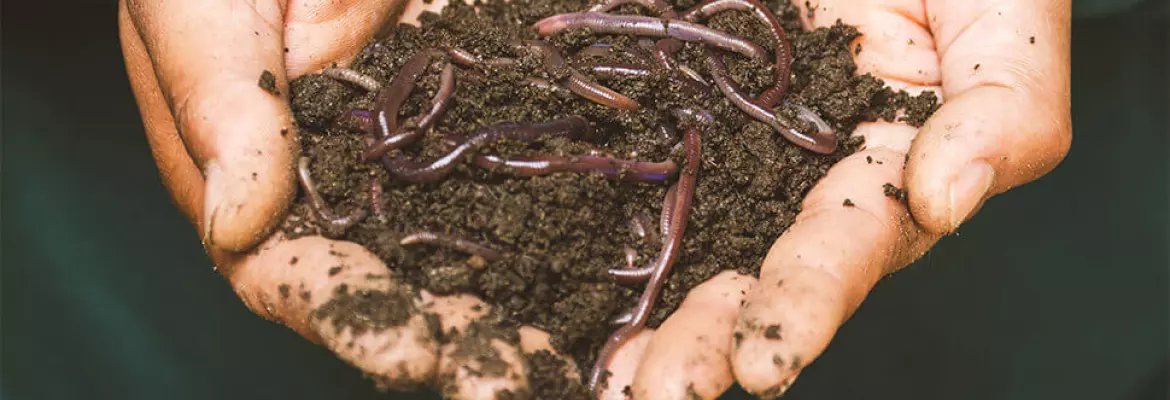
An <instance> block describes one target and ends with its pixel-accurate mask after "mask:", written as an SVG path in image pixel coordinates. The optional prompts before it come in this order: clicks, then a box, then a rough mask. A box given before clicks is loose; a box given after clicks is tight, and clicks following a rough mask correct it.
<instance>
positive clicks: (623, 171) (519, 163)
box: [475, 155, 678, 182]
mask: <svg viewBox="0 0 1170 400" xmlns="http://www.w3.org/2000/svg"><path fill="white" fill-rule="evenodd" d="M475 164H476V165H477V166H479V167H480V168H484V169H492V170H495V169H500V170H502V171H503V172H507V173H510V174H512V175H516V176H524V177H528V176H538V175H548V174H551V173H556V172H577V173H590V172H592V173H600V174H602V175H605V176H606V177H609V178H612V179H617V180H620V181H625V182H662V181H665V180H667V179H669V178H671V177H672V176H674V174H676V173H677V172H678V165H676V164H675V163H674V161H670V160H667V161H663V162H640V161H630V160H621V159H616V158H612V157H602V156H590V155H586V156H571V157H562V156H540V157H530V158H519V159H503V158H500V157H498V156H493V155H488V156H480V157H476V159H475Z"/></svg>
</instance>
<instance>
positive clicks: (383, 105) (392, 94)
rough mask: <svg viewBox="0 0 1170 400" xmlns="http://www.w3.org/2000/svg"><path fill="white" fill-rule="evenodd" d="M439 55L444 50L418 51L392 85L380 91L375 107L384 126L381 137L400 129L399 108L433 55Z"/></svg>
mask: <svg viewBox="0 0 1170 400" xmlns="http://www.w3.org/2000/svg"><path fill="white" fill-rule="evenodd" d="M437 56H442V52H439V51H438V50H435V49H427V50H423V51H420V52H418V54H415V55H414V56H413V57H411V58H410V59H409V60H407V61H406V64H404V65H403V66H402V69H400V70H398V74H397V75H395V76H394V79H392V80H391V81H390V85H389V86H387V87H385V88H383V89H382V90H381V91H379V92H378V97H377V98H376V99H375V100H374V107H375V109H376V110H377V115H376V118H377V120H378V121H377V122H378V125H379V127H380V128H382V132H381V137H388V136H390V135H392V134H394V133H396V132H397V131H398V108H399V107H402V102H403V101H406V98H407V97H408V96H410V91H411V90H413V89H414V83H415V81H417V80H418V77H419V76H420V75H422V73H423V71H425V70H426V69H427V63H429V62H430V60H431V58H432V57H437Z"/></svg>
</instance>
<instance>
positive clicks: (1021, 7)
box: [906, 0, 1072, 233]
mask: <svg viewBox="0 0 1170 400" xmlns="http://www.w3.org/2000/svg"><path fill="white" fill-rule="evenodd" d="M928 3H929V2H928ZM927 10H931V12H932V13H933V14H935V15H931V16H930V18H929V19H928V20H929V21H931V22H930V24H931V30H932V31H933V32H935V39H936V43H937V44H938V46H939V47H938V53H939V54H940V55H941V59H940V62H941V68H942V75H943V76H944V80H943V93H944V96H943V97H944V98H946V99H947V102H946V103H945V104H944V105H943V106H942V107H941V108H940V109H939V110H938V111H937V112H936V113H935V114H934V116H933V117H932V118H931V119H930V120H929V121H927V123H926V125H924V126H923V128H922V129H921V130H920V132H919V134H918V136H917V138H916V139H915V140H914V144H913V146H912V147H911V149H910V155H909V158H908V160H907V161H908V163H907V165H906V182H907V189H908V191H909V200H910V209H911V212H912V213H913V214H914V217H915V219H916V220H917V221H918V222H919V223H920V224H921V225H922V226H923V227H924V228H926V229H927V230H929V231H931V232H934V233H949V232H952V231H954V230H955V229H956V228H958V226H959V225H960V224H962V223H963V222H965V221H966V220H968V219H970V218H971V216H972V215H973V214H975V212H976V211H977V210H978V209H979V208H980V207H982V205H983V202H984V201H986V200H987V199H988V198H989V197H990V196H992V195H995V194H999V193H1002V192H1004V191H1007V190H1008V189H1010V188H1012V187H1015V186H1019V185H1022V184H1025V183H1027V182H1030V181H1032V180H1035V179H1037V178H1039V177H1040V176H1043V175H1044V174H1046V173H1048V172H1049V171H1051V170H1052V169H1053V168H1055V167H1056V165H1057V164H1058V163H1060V161H1061V160H1062V159H1063V158H1064V156H1065V155H1066V154H1067V152H1068V148H1069V145H1070V142H1071V130H1072V128H1071V124H1072V123H1071V115H1070V105H1069V101H1070V100H1069V98H1070V90H1069V87H1070V84H1069V72H1070V71H1069V69H1070V67H1069V41H1070V24H1071V22H1070V18H1071V17H1070V14H1071V6H1070V4H1069V1H1068V0H1036V1H998V2H996V1H989V0H987V1H984V0H981V1H972V2H951V3H948V4H938V5H937V6H931V5H930V4H928V5H927Z"/></svg>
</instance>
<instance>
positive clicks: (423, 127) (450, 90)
mask: <svg viewBox="0 0 1170 400" xmlns="http://www.w3.org/2000/svg"><path fill="white" fill-rule="evenodd" d="M454 93H455V66H454V65H452V64H451V63H447V65H446V66H444V67H443V72H442V74H441V75H440V78H439V91H438V92H437V93H435V97H434V99H432V100H431V108H430V109H428V110H426V111H424V112H423V114H422V115H420V116H419V117H418V119H417V122H416V125H417V126H415V127H413V128H410V129H406V130H404V131H402V132H401V133H396V134H394V135H390V136H383V137H382V138H381V139H379V140H378V141H377V142H376V143H374V145H373V146H369V148H367V149H366V152H365V153H364V154H363V159H364V160H365V161H366V162H370V161H374V160H375V159H377V158H378V157H382V156H383V155H385V154H386V153H387V152H389V151H390V150H394V149H397V148H400V147H402V146H405V145H407V144H410V143H413V142H415V141H417V140H418V139H419V138H421V137H422V136H423V134H425V133H426V131H427V129H428V128H430V127H431V125H434V123H435V122H437V121H438V120H439V117H441V116H442V115H443V113H444V112H445V111H447V107H448V106H450V104H451V99H452V94H454Z"/></svg>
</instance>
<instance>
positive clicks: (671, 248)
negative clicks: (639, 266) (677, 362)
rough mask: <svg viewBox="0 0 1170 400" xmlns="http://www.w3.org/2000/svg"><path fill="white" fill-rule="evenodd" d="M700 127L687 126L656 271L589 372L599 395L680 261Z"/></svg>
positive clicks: (695, 165)
mask: <svg viewBox="0 0 1170 400" xmlns="http://www.w3.org/2000/svg"><path fill="white" fill-rule="evenodd" d="M700 126H701V125H698V124H689V125H688V126H687V127H686V134H685V137H684V139H683V141H684V143H685V145H684V147H685V148H686V161H685V162H684V163H683V166H682V171H681V173H680V174H679V179H678V182H677V183H675V185H676V187H677V189H676V192H675V200H674V207H673V209H672V211H671V216H670V227H669V230H668V231H667V235H666V242H665V243H664V244H663V247H662V251H661V252H660V253H659V256H658V257H657V258H656V259H655V260H654V262H653V263H652V264H651V265H652V266H653V267H654V272H653V273H652V274H651V276H650V279H649V280H647V282H646V288H645V289H643V291H642V296H641V297H640V298H639V299H638V303H637V305H636V306H635V307H634V310H633V318H630V320H629V322H627V323H626V324H625V325H623V326H622V327H621V328H618V329H617V330H616V331H614V332H613V334H611V335H610V336H609V339H608V340H606V342H605V345H604V346H602V348H601V351H600V353H599V354H598V356H597V361H596V362H595V363H594V365H593V370H592V371H590V374H589V387H591V388H593V389H594V390H595V391H597V392H600V388H599V387H598V383H599V382H600V380H601V375H602V374H603V372H604V371H605V368H606V365H607V364H609V360H610V358H612V357H613V353H614V352H615V351H617V349H618V347H620V346H621V345H622V344H624V343H625V342H626V341H628V340H629V339H630V338H632V337H634V335H637V334H638V333H639V332H641V331H642V330H643V329H645V327H646V320H647V319H649V317H650V310H651V309H653V308H654V304H655V303H656V302H657V299H658V295H659V294H661V292H662V286H663V285H664V284H665V278H666V275H667V274H669V273H670V269H671V267H672V266H673V264H674V261H675V259H677V258H678V253H679V251H680V247H681V245H682V237H683V234H684V233H685V232H686V225H687V217H688V216H689V215H690V211H691V202H692V200H694V194H695V183H696V178H697V175H698V172H699V162H700V156H701V153H702V138H701V137H700V136H701V135H700Z"/></svg>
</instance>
